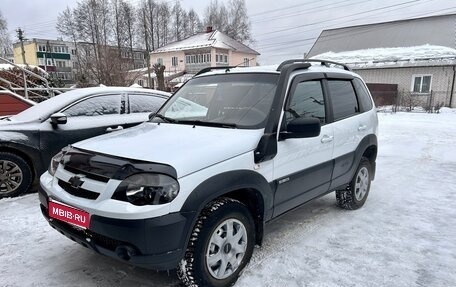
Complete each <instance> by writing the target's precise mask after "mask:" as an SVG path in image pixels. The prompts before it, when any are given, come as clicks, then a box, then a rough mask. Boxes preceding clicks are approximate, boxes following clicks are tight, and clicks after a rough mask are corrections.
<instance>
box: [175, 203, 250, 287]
mask: <svg viewBox="0 0 456 287" xmlns="http://www.w3.org/2000/svg"><path fill="white" fill-rule="evenodd" d="M254 243H255V232H254V222H253V218H252V216H251V214H250V212H249V210H248V209H247V207H246V206H245V205H243V204H242V203H241V202H239V201H237V200H234V199H229V198H221V199H218V200H216V201H214V202H212V203H210V204H209V205H208V206H207V207H206V208H205V209H204V210H203V212H202V213H201V215H200V216H199V218H198V220H197V223H196V224H195V227H194V229H193V232H192V236H191V238H190V241H189V244H188V248H187V251H186V254H185V257H184V259H182V261H181V263H180V266H179V269H178V276H179V278H180V279H181V281H182V282H183V283H184V284H185V285H186V286H216V287H221V286H231V285H233V284H234V283H235V282H236V280H237V278H238V277H239V273H240V272H241V271H242V269H243V268H244V267H245V266H246V265H247V263H248V262H249V261H250V258H251V257H252V253H253V247H254Z"/></svg>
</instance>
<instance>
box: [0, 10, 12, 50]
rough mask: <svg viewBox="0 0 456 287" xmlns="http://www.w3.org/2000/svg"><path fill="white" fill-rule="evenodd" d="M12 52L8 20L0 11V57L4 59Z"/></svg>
mask: <svg viewBox="0 0 456 287" xmlns="http://www.w3.org/2000/svg"><path fill="white" fill-rule="evenodd" d="M11 52H12V43H11V38H10V36H9V34H8V24H7V22H6V19H5V18H3V15H2V12H1V11H0V56H1V57H4V56H6V55H7V54H10V53H11Z"/></svg>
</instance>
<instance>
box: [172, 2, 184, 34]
mask: <svg viewBox="0 0 456 287" xmlns="http://www.w3.org/2000/svg"><path fill="white" fill-rule="evenodd" d="M171 16H172V18H173V21H172V25H173V35H172V37H171V39H172V40H173V41H180V40H182V39H183V38H184V35H185V29H184V25H185V22H186V21H185V20H186V19H185V18H186V17H187V13H186V12H185V10H184V9H182V6H181V5H180V2H179V1H176V3H175V4H174V6H173V9H172V13H171Z"/></svg>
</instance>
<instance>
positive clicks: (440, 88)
mask: <svg viewBox="0 0 456 287" xmlns="http://www.w3.org/2000/svg"><path fill="white" fill-rule="evenodd" d="M354 71H355V72H356V73H358V74H359V75H360V76H361V77H362V78H363V79H364V81H365V82H366V83H378V84H397V85H398V91H399V93H401V92H411V90H412V80H413V76H414V75H432V80H431V90H432V92H433V97H434V103H440V102H443V103H445V106H449V105H450V98H451V96H450V94H451V87H452V82H453V74H454V72H453V67H452V66H440V67H407V68H381V69H378V68H376V69H356V68H354ZM455 89H456V87H455ZM454 94H455V92H454V91H453V100H452V103H451V107H455V106H456V99H455V97H456V96H455V95H454Z"/></svg>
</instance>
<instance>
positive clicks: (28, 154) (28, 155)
mask: <svg viewBox="0 0 456 287" xmlns="http://www.w3.org/2000/svg"><path fill="white" fill-rule="evenodd" d="M0 151H5V152H11V153H15V154H17V155H18V156H21V157H23V158H24V160H26V161H27V162H28V163H29V164H30V168H31V169H32V172H33V175H34V178H35V180H37V179H38V178H39V177H40V176H41V174H42V173H43V172H44V171H45V170H46V169H47V166H44V164H43V161H42V158H41V153H40V151H39V150H38V149H36V148H34V147H32V146H29V145H26V144H23V143H17V142H13V141H0Z"/></svg>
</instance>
